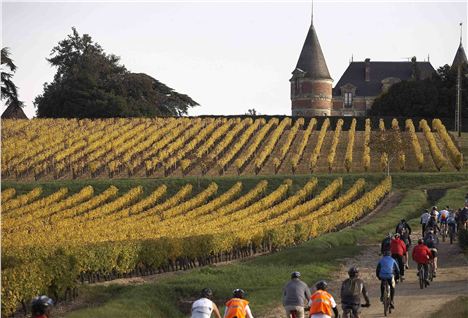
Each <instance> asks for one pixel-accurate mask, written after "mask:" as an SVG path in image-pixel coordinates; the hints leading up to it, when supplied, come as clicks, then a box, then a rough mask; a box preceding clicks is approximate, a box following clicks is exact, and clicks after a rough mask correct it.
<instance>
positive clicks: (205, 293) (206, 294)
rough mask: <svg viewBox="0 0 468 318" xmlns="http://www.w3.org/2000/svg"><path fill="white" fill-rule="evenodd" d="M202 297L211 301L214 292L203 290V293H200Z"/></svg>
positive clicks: (207, 289)
mask: <svg viewBox="0 0 468 318" xmlns="http://www.w3.org/2000/svg"><path fill="white" fill-rule="evenodd" d="M200 296H201V297H202V298H208V299H211V297H213V291H212V290H211V289H210V288H203V289H202V291H201V293H200Z"/></svg>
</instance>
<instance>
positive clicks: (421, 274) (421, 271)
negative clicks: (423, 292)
mask: <svg viewBox="0 0 468 318" xmlns="http://www.w3.org/2000/svg"><path fill="white" fill-rule="evenodd" d="M418 266H419V288H421V289H423V288H424V287H425V286H426V284H424V266H422V265H421V264H418Z"/></svg>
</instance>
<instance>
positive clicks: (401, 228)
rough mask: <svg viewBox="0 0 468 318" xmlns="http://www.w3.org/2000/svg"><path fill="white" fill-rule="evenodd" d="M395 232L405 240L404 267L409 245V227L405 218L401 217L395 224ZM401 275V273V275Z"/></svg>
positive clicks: (406, 265) (406, 261)
mask: <svg viewBox="0 0 468 318" xmlns="http://www.w3.org/2000/svg"><path fill="white" fill-rule="evenodd" d="M395 232H396V233H399V234H400V239H401V240H403V242H405V245H406V253H405V268H408V251H409V249H410V247H411V236H410V235H411V227H410V226H409V224H408V223H406V220H405V219H401V221H400V223H398V225H397V226H396V230H395ZM402 276H403V275H402Z"/></svg>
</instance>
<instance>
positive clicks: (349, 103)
mask: <svg viewBox="0 0 468 318" xmlns="http://www.w3.org/2000/svg"><path fill="white" fill-rule="evenodd" d="M344 106H345V107H348V108H349V107H353V93H344Z"/></svg>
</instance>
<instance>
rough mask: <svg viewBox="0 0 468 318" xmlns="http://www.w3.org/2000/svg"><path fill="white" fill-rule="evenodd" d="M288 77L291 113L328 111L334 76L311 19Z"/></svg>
mask: <svg viewBox="0 0 468 318" xmlns="http://www.w3.org/2000/svg"><path fill="white" fill-rule="evenodd" d="M289 81H290V82H291V108H292V115H293V116H330V115H331V110H332V84H333V79H332V78H331V77H330V73H329V72H328V67H327V63H326V62H325V58H324V57H323V53H322V48H321V47H320V43H319V40H318V37H317V33H316V32H315V28H314V24H313V22H311V24H310V28H309V32H308V33H307V37H306V39H305V41H304V45H303V47H302V51H301V55H300V56H299V60H298V61H297V65H296V68H295V69H294V71H293V72H292V77H291V79H290V80H289Z"/></svg>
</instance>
